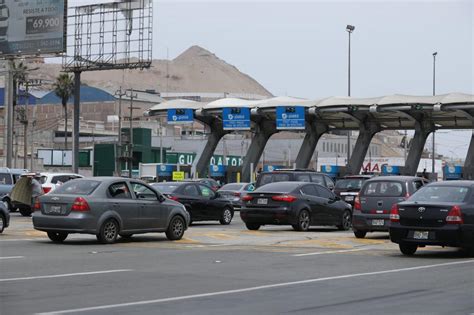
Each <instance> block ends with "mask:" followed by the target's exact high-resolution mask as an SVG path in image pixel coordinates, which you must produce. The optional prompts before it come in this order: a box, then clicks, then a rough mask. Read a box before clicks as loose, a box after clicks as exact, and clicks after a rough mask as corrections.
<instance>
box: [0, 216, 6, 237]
mask: <svg viewBox="0 0 474 315" xmlns="http://www.w3.org/2000/svg"><path fill="white" fill-rule="evenodd" d="M6 224H7V220H5V216H4V215H3V214H0V234H1V233H3V230H4V229H5V225H6Z"/></svg>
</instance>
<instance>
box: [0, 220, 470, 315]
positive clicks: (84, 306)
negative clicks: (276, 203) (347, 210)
mask: <svg viewBox="0 0 474 315" xmlns="http://www.w3.org/2000/svg"><path fill="white" fill-rule="evenodd" d="M35 313H51V314H67V313H73V314H358V313H360V314H447V313H449V314H474V259H473V258H469V257H466V256H464V254H463V253H462V252H460V251H458V250H456V249H441V248H427V249H422V250H420V251H419V252H417V254H416V255H415V256H414V257H404V256H402V255H401V254H400V252H399V250H398V247H397V246H396V245H395V244H391V243H390V242H389V240H388V238H387V235H386V234H384V233H377V234H371V235H369V236H368V238H367V239H364V240H358V239H355V238H354V237H353V236H352V234H351V233H350V232H340V231H337V230H335V229H331V228H315V229H312V230H311V231H309V232H305V233H300V232H294V231H292V229H291V228H288V227H264V228H263V229H261V230H260V231H256V232H254V231H247V230H246V229H245V226H244V225H243V223H242V222H241V221H240V220H239V219H238V218H235V220H234V221H233V222H232V224H231V225H230V226H221V225H219V224H217V223H214V222H209V223H198V224H197V225H194V226H192V227H190V229H189V230H188V231H186V234H185V238H184V239H183V240H181V241H178V242H170V241H168V240H166V238H165V236H164V235H162V234H148V235H141V236H136V237H133V239H132V241H125V240H120V241H119V242H118V243H117V244H114V245H99V244H97V242H96V240H95V237H94V236H90V235H74V236H72V237H70V238H68V239H67V240H66V242H65V243H64V244H53V243H52V242H50V241H49V240H48V239H47V238H46V237H45V234H44V233H41V232H37V231H34V230H32V226H31V219H29V218H23V217H20V216H19V215H18V214H13V215H12V226H11V227H10V228H8V229H7V230H5V232H4V234H1V235H0V314H2V315H6V314H35Z"/></svg>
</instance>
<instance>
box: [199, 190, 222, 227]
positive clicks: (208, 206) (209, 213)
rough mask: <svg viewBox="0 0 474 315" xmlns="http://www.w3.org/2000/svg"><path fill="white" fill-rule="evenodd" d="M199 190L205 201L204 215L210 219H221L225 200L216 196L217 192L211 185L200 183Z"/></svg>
mask: <svg viewBox="0 0 474 315" xmlns="http://www.w3.org/2000/svg"><path fill="white" fill-rule="evenodd" d="M199 190H200V192H201V196H202V198H203V201H205V210H204V216H205V217H206V218H208V219H219V218H220V215H221V212H222V210H223V208H224V204H225V202H224V201H223V200H222V199H220V198H216V193H215V192H214V191H213V190H212V189H211V187H209V186H206V185H202V184H199Z"/></svg>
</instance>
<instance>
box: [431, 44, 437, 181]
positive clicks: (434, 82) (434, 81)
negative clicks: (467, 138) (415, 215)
mask: <svg viewBox="0 0 474 315" xmlns="http://www.w3.org/2000/svg"><path fill="white" fill-rule="evenodd" d="M437 54H438V52H436V51H435V52H434V53H433V96H435V95H436V55H437ZM435 134H436V130H433V139H432V140H433V150H432V151H433V152H432V153H433V154H432V157H431V173H432V174H433V175H434V173H435Z"/></svg>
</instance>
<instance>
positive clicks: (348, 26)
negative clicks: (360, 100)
mask: <svg viewBox="0 0 474 315" xmlns="http://www.w3.org/2000/svg"><path fill="white" fill-rule="evenodd" d="M354 30H355V26H353V25H347V26H346V31H347V33H348V34H349V46H348V55H347V96H349V97H350V96H351V34H352V32H353V31H354ZM350 158H351V131H350V130H348V131H347V164H346V165H347V166H349V160H350Z"/></svg>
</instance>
